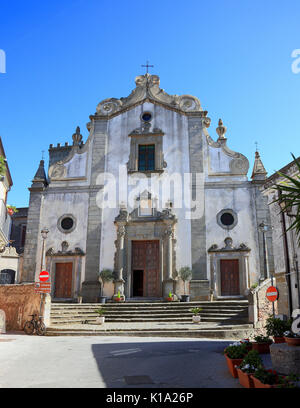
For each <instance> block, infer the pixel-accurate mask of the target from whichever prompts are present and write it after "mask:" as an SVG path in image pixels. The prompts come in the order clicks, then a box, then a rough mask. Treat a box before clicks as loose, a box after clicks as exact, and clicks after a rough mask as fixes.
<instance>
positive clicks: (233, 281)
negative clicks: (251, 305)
mask: <svg viewBox="0 0 300 408" xmlns="http://www.w3.org/2000/svg"><path fill="white" fill-rule="evenodd" d="M220 269H221V295H222V296H236V295H240V276H239V260H238V259H221V261H220Z"/></svg>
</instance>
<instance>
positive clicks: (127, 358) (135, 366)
mask: <svg viewBox="0 0 300 408" xmlns="http://www.w3.org/2000/svg"><path fill="white" fill-rule="evenodd" d="M0 340H2V341H1V347H0V367H1V370H0V388H15V387H21V388H30V387H39V388H60V387H68V388H81V387H90V388H116V387H118V388H132V387H133V388H169V387H171V388H187V387H196V388H212V387H219V388H240V385H239V382H238V380H236V379H233V378H232V377H231V375H230V374H229V372H228V369H227V366H226V362H225V358H224V356H223V355H222V351H223V350H224V348H225V347H226V346H227V345H228V344H229V343H230V342H229V341H221V340H207V339H199V340H195V339H185V338H184V339H177V338H145V339H144V338H143V339H142V338H140V337H113V336H107V337H100V336H99V337H97V336H95V337H88V336H82V337H66V336H64V337H39V336H26V335H20V334H7V335H0ZM268 358H269V357H268V356H267V357H265V358H264V359H265V360H266V359H268ZM265 362H266V363H268V364H269V362H268V361H265ZM268 364H267V365H268Z"/></svg>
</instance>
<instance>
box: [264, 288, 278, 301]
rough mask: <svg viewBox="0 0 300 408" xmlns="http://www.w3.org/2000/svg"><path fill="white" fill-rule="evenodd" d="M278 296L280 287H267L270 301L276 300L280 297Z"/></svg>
mask: <svg viewBox="0 0 300 408" xmlns="http://www.w3.org/2000/svg"><path fill="white" fill-rule="evenodd" d="M278 296H279V292H278V289H277V288H275V286H270V287H269V288H268V289H267V292H266V297H267V299H268V300H269V301H270V302H275V300H277V299H278Z"/></svg>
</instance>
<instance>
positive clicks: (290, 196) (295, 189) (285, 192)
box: [271, 154, 300, 246]
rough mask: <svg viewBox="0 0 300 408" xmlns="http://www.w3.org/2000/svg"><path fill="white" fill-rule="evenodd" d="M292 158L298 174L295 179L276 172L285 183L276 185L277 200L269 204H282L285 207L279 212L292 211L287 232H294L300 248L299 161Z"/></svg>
mask: <svg viewBox="0 0 300 408" xmlns="http://www.w3.org/2000/svg"><path fill="white" fill-rule="evenodd" d="M292 157H293V159H294V161H295V164H296V166H297V168H298V171H299V174H298V175H296V176H295V177H290V176H288V175H287V174H283V173H281V172H277V173H278V174H279V175H280V176H281V177H284V178H285V179H287V181H284V182H281V183H280V184H276V189H277V191H278V193H279V198H278V199H277V200H274V201H273V202H272V203H271V204H273V203H275V202H278V203H282V202H283V203H284V205H285V207H284V208H283V209H282V210H281V212H287V211H288V210H289V209H292V210H293V213H294V214H295V217H294V221H293V223H292V224H291V225H290V227H289V228H288V229H287V231H289V230H295V231H296V235H297V237H298V244H299V246H300V160H297V159H296V157H295V156H294V155H293V154H292ZM294 210H295V211H294Z"/></svg>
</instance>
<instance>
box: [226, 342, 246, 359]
mask: <svg viewBox="0 0 300 408" xmlns="http://www.w3.org/2000/svg"><path fill="white" fill-rule="evenodd" d="M224 353H225V354H226V355H227V357H229V358H231V359H237V358H244V357H245V356H246V355H247V353H248V350H247V345H246V343H239V344H236V345H235V344H231V345H230V346H228V347H226V349H225V350H224Z"/></svg>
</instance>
